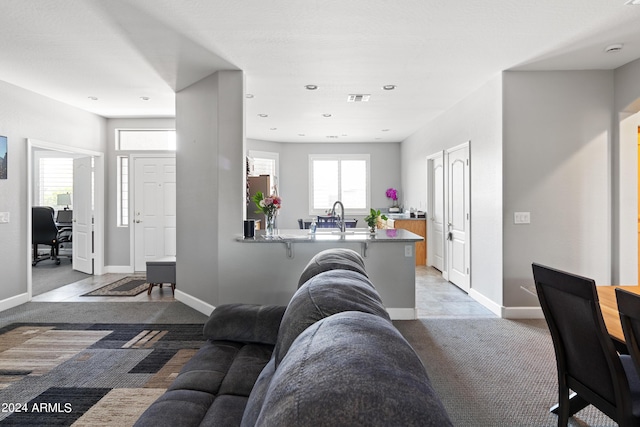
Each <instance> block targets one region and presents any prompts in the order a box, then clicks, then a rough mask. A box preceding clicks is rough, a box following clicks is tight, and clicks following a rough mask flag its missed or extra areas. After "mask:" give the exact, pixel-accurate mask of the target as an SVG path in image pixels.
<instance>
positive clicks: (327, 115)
mask: <svg viewBox="0 0 640 427" xmlns="http://www.w3.org/2000/svg"><path fill="white" fill-rule="evenodd" d="M331 116H332V114H330V113H324V114H323V115H322V117H331Z"/></svg>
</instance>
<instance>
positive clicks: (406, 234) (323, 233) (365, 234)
mask: <svg viewBox="0 0 640 427" xmlns="http://www.w3.org/2000/svg"><path fill="white" fill-rule="evenodd" d="M421 219H424V218H421ZM264 233H265V232H264V230H257V231H256V235H255V237H254V238H248V239H245V238H243V237H242V236H239V237H237V238H236V240H237V241H239V242H244V243H315V242H370V243H390V242H391V243H392V242H420V241H422V240H424V239H423V238H422V237H421V236H419V235H417V234H415V233H412V232H410V231H407V230H402V229H387V230H377V231H376V233H375V234H371V233H369V230H368V229H366V228H351V229H349V228H347V230H346V232H345V233H344V234H342V233H340V230H338V229H337V228H319V229H318V230H317V231H316V234H315V235H314V234H311V233H309V230H300V229H283V230H279V229H278V230H276V231H275V233H274V235H273V236H272V237H266V236H265V235H264Z"/></svg>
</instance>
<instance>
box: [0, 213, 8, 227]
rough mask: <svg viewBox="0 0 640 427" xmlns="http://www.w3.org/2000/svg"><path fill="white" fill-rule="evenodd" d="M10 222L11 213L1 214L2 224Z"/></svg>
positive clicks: (0, 220)
mask: <svg viewBox="0 0 640 427" xmlns="http://www.w3.org/2000/svg"><path fill="white" fill-rule="evenodd" d="M8 222H9V212H0V223H5V224H6V223H8Z"/></svg>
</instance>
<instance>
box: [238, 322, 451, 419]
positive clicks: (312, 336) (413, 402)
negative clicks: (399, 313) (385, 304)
mask: <svg viewBox="0 0 640 427" xmlns="http://www.w3.org/2000/svg"><path fill="white" fill-rule="evenodd" d="M250 400H251V397H250ZM245 415H247V414H246V413H245ZM245 421H246V422H247V424H245ZM251 421H253V420H249V419H247V420H244V419H243V425H249V424H248V423H249V422H251ZM255 421H256V422H255V425H256V426H307V425H308V426H311V425H313V426H332V427H335V426H406V425H421V426H437V427H445V426H451V425H452V424H451V421H450V420H449V417H448V415H447V413H446V411H445V409H444V407H443V406H442V403H441V402H440V400H439V398H438V397H437V395H436V394H435V392H434V390H433V388H432V386H431V384H430V382H429V378H428V376H427V373H426V371H425V369H424V366H423V365H422V362H421V361H420V359H419V358H418V356H417V355H416V353H415V352H414V350H413V348H411V346H410V345H409V343H408V342H407V341H406V340H405V339H404V337H402V335H401V334H400V333H399V332H398V330H397V329H396V328H395V327H394V326H393V325H392V324H391V323H390V322H389V321H387V320H385V319H383V318H381V317H380V316H376V315H372V314H368V313H362V312H344V313H339V314H336V315H333V316H330V317H327V318H325V319H323V320H321V321H318V322H316V323H315V324H314V325H312V326H311V327H309V328H308V329H306V330H305V331H304V332H303V333H302V334H300V336H299V337H298V338H297V339H296V340H295V342H294V343H293V345H292V346H291V348H290V349H289V352H288V353H287V355H286V356H285V357H284V359H283V360H282V361H281V363H280V365H279V366H278V368H277V369H276V371H275V373H274V374H273V377H272V379H271V382H270V384H269V388H268V390H267V393H266V395H265V397H264V403H263V404H262V408H261V411H260V413H259V415H258V417H257V419H256V420H255ZM251 425H253V424H251Z"/></svg>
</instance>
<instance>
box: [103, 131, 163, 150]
mask: <svg viewBox="0 0 640 427" xmlns="http://www.w3.org/2000/svg"><path fill="white" fill-rule="evenodd" d="M116 149H117V150H146V151H149V150H153V151H164V150H169V151H175V150H176V131H175V130H173V129H116Z"/></svg>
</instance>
